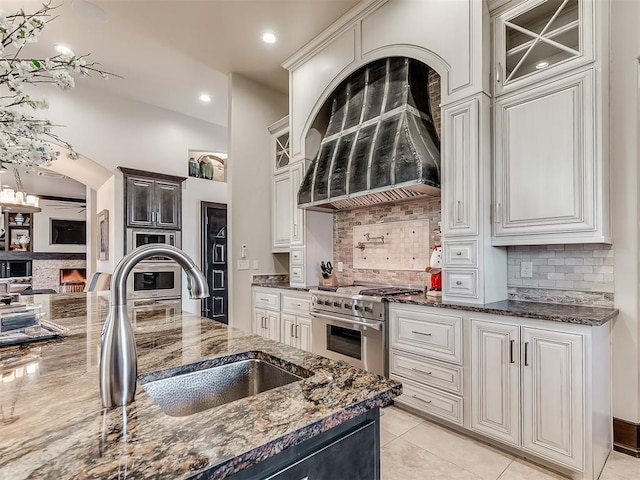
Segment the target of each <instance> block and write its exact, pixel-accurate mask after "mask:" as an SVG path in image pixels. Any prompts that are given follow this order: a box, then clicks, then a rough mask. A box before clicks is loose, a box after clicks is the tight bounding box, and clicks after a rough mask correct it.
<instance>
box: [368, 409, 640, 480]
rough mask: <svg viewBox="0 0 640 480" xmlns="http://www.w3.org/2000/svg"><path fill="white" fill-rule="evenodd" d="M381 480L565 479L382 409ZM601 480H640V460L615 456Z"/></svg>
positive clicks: (398, 411) (399, 412)
mask: <svg viewBox="0 0 640 480" xmlns="http://www.w3.org/2000/svg"><path fill="white" fill-rule="evenodd" d="M380 437H381V442H380V443H381V446H382V458H381V464H382V465H381V467H382V480H422V479H425V480H427V479H428V480H440V479H442V480H458V479H460V480H467V479H468V480H498V479H499V480H550V479H563V478H566V477H563V476H562V475H560V474H558V473H556V472H553V471H551V470H547V469H545V468H542V467H540V466H538V465H535V464H533V463H530V462H528V461H526V460H524V459H522V458H517V457H514V456H513V455H511V454H509V453H506V452H503V451H501V450H498V449H496V448H493V447H491V446H489V445H487V444H484V443H482V442H479V441H477V440H474V439H472V438H470V437H467V436H465V435H462V434H459V433H457V432H454V431H453V430H449V429H447V428H444V427H442V426H440V425H437V424H435V423H431V422H429V421H428V420H424V419H422V418H419V417H416V416H415V415H412V414H411V413H409V412H407V411H405V410H401V409H399V408H397V407H387V408H385V409H383V410H382V417H381V429H380ZM600 480H640V459H637V458H633V457H630V456H629V455H624V454H621V453H618V452H613V453H612V454H611V455H610V456H609V460H608V461H607V464H606V465H605V468H604V471H603V473H602V475H601V476H600Z"/></svg>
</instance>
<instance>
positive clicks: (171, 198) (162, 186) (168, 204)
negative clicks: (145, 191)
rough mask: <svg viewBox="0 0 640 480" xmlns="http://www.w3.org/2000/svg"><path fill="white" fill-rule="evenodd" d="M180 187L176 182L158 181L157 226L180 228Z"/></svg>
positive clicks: (156, 192) (156, 197)
mask: <svg viewBox="0 0 640 480" xmlns="http://www.w3.org/2000/svg"><path fill="white" fill-rule="evenodd" d="M180 188H181V186H180V185H179V184H176V183H169V182H156V185H155V199H156V211H157V213H156V226H158V227H160V228H172V229H179V228H180V193H181V192H180Z"/></svg>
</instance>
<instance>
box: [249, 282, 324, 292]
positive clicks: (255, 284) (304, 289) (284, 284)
mask: <svg viewBox="0 0 640 480" xmlns="http://www.w3.org/2000/svg"><path fill="white" fill-rule="evenodd" d="M251 286H252V287H266V288H279V289H282V290H294V291H298V292H308V291H309V290H314V289H316V288H318V287H315V286H314V287H292V286H291V285H289V282H264V283H262V282H253V283H252V284H251Z"/></svg>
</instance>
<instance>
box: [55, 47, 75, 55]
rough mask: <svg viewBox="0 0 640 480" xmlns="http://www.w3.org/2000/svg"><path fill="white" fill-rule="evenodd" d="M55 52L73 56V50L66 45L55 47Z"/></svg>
mask: <svg viewBox="0 0 640 480" xmlns="http://www.w3.org/2000/svg"><path fill="white" fill-rule="evenodd" d="M56 50H57V51H58V52H60V53H61V54H62V55H73V50H71V49H70V48H69V47H67V46H66V45H56Z"/></svg>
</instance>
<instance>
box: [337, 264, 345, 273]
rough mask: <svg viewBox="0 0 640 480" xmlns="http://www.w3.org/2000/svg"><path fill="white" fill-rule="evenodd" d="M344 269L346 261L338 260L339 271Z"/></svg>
mask: <svg viewBox="0 0 640 480" xmlns="http://www.w3.org/2000/svg"><path fill="white" fill-rule="evenodd" d="M342 270H344V263H342V262H338V272H342Z"/></svg>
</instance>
